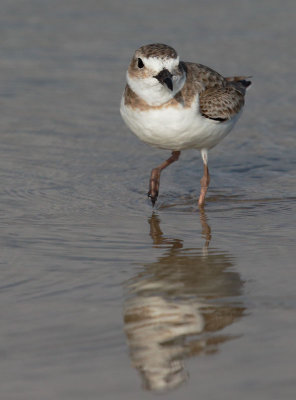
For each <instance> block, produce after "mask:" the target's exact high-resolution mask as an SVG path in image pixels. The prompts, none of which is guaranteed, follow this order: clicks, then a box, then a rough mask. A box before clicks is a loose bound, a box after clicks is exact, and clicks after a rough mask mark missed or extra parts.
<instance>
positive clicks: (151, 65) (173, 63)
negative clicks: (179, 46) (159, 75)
mask: <svg viewBox="0 0 296 400" xmlns="http://www.w3.org/2000/svg"><path fill="white" fill-rule="evenodd" d="M142 61H143V63H144V65H145V67H146V68H148V69H150V70H151V71H155V72H160V71H161V70H163V69H164V68H166V69H168V70H169V71H170V72H172V71H173V70H174V69H175V68H176V67H177V66H178V65H179V57H177V58H160V57H149V58H146V57H142Z"/></svg>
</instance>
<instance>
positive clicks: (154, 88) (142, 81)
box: [127, 57, 186, 106]
mask: <svg viewBox="0 0 296 400" xmlns="http://www.w3.org/2000/svg"><path fill="white" fill-rule="evenodd" d="M143 61H144V63H145V65H147V66H149V69H150V71H151V75H150V76H148V77H145V78H138V77H135V76H130V75H129V73H128V72H127V83H128V85H129V86H130V88H131V89H132V91H133V92H135V93H136V94H137V95H138V96H139V97H140V98H141V99H143V100H144V101H145V102H146V103H148V104H149V105H151V106H159V105H161V104H164V103H167V102H168V101H170V100H171V99H172V98H173V97H174V96H175V95H176V93H178V92H179V91H180V90H181V89H182V87H183V86H184V83H185V80H186V74H185V72H184V73H183V74H182V75H174V74H173V68H174V67H175V66H176V65H177V64H178V62H179V59H176V60H174V61H173V62H172V61H171V60H170V63H169V62H168V63H166V64H165V65H164V63H163V62H162V63H161V64H160V61H159V60H158V59H156V58H153V57H151V58H149V59H145V58H143ZM165 67H167V69H168V70H170V71H171V72H172V74H173V77H172V81H173V90H170V89H169V88H168V87H167V86H166V85H162V84H161V83H160V82H159V81H158V80H157V79H156V78H154V76H155V75H157V73H158V72H160V71H161V70H162V69H163V68H165ZM152 71H153V72H152Z"/></svg>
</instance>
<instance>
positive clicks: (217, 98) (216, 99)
mask: <svg viewBox="0 0 296 400" xmlns="http://www.w3.org/2000/svg"><path fill="white" fill-rule="evenodd" d="M243 105H244V95H243V94H242V93H241V92H240V91H239V90H238V89H237V88H235V87H234V86H232V85H229V86H224V87H223V86H222V87H219V88H209V89H206V90H204V91H203V92H202V93H200V97H199V106H200V110H201V113H202V115H203V116H204V117H206V118H210V119H214V120H216V121H226V120H228V119H230V118H232V117H233V116H234V115H235V114H237V113H238V112H239V111H240V110H241V108H242V107H243Z"/></svg>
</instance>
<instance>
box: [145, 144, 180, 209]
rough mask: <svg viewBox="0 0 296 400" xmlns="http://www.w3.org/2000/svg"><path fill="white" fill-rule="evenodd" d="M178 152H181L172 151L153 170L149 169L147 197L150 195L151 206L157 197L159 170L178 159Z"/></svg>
mask: <svg viewBox="0 0 296 400" xmlns="http://www.w3.org/2000/svg"><path fill="white" fill-rule="evenodd" d="M180 154H181V152H180V151H172V155H171V157H170V158H168V159H167V160H166V161H164V162H163V163H162V164H160V165H159V166H158V167H156V168H153V170H152V171H151V175H150V181H149V192H148V197H150V199H151V202H152V205H153V206H154V204H155V202H156V200H157V197H158V191H159V184H160V174H161V171H162V170H163V169H165V168H166V167H168V166H169V165H170V164H172V163H173V162H175V161H178V159H179V156H180Z"/></svg>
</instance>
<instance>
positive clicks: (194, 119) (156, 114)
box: [120, 98, 238, 150]
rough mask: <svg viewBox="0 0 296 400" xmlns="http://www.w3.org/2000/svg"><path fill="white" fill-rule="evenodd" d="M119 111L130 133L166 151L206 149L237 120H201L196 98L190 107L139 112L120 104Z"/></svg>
mask: <svg viewBox="0 0 296 400" xmlns="http://www.w3.org/2000/svg"><path fill="white" fill-rule="evenodd" d="M120 112H121V115H122V118H123V120H124V121H125V123H126V124H127V126H128V127H129V128H130V129H131V131H132V132H133V133H134V134H135V135H137V136H138V137H139V138H140V139H141V140H143V141H144V142H146V143H148V144H150V145H152V146H156V147H158V148H161V149H167V150H184V149H190V148H195V149H199V150H201V149H210V148H212V147H214V146H216V144H218V143H219V142H220V141H221V140H222V139H223V138H224V137H225V136H226V135H227V134H228V133H229V132H230V130H231V129H232V127H233V125H234V124H235V122H236V121H237V119H238V116H236V117H235V118H233V119H231V120H229V121H226V122H218V121H213V120H211V119H208V118H205V117H203V116H202V115H201V114H200V112H199V107H198V98H196V101H195V102H193V105H192V107H191V108H185V107H183V105H181V104H180V105H178V107H171V108H170V107H167V108H162V109H152V110H148V111H141V110H139V109H133V108H132V107H130V106H126V105H125V104H124V99H122V101H121V107H120Z"/></svg>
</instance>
